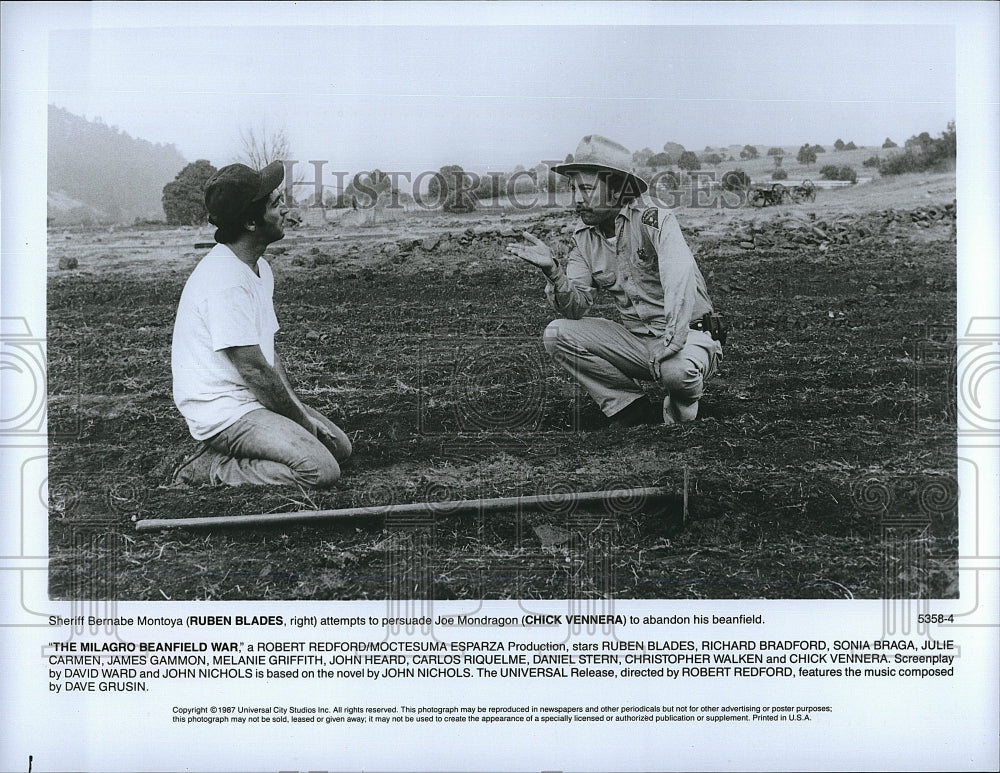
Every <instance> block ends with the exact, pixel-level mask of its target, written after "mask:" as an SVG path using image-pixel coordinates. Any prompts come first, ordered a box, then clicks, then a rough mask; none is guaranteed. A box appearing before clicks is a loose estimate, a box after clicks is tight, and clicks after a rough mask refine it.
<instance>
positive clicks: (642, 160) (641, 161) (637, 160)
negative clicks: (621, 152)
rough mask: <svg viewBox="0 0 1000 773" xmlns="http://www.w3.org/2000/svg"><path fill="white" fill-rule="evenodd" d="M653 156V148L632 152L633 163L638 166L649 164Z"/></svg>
mask: <svg viewBox="0 0 1000 773" xmlns="http://www.w3.org/2000/svg"><path fill="white" fill-rule="evenodd" d="M652 157H653V149H652V148H643V149H642V150H637V151H635V153H633V154H632V163H633V164H635V165H636V166H648V165H649V159H650V158H652Z"/></svg>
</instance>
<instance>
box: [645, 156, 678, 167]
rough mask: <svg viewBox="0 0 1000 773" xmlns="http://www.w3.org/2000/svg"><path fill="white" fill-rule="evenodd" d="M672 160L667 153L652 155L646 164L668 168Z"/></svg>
mask: <svg viewBox="0 0 1000 773" xmlns="http://www.w3.org/2000/svg"><path fill="white" fill-rule="evenodd" d="M672 163H674V160H673V159H672V158H671V157H670V155H669V154H668V153H654V154H653V155H652V156H650V157H649V160H648V161H647V162H646V165H647V166H670V165H671V164H672Z"/></svg>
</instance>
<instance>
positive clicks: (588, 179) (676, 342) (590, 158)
mask: <svg viewBox="0 0 1000 773" xmlns="http://www.w3.org/2000/svg"><path fill="white" fill-rule="evenodd" d="M630 164H631V154H630V153H629V151H628V150H627V149H626V148H624V147H622V146H621V145H619V144H618V143H616V142H613V141H612V140H609V139H607V138H605V137H601V136H599V135H596V134H592V135H588V136H586V137H584V138H583V140H581V142H580V145H579V146H578V147H577V150H576V153H575V154H574V156H573V162H572V163H567V164H561V165H559V166H556V167H555V171H556V172H558V173H559V174H562V175H565V176H567V177H569V178H570V181H571V183H572V185H573V187H574V191H575V196H577V197H579V198H580V201H579V203H578V204H577V206H576V211H577V214H578V215H579V216H580V219H581V220H582V221H583V226H582V227H580V228H578V229H577V230H576V232H575V233H574V234H573V241H574V243H575V244H574V246H573V248H572V249H571V250H570V252H569V254H568V255H567V257H566V259H565V261H563V262H562V263H560V262H557V261H556V260H555V259H554V258H553V257H552V253H551V251H550V250H549V248H548V247H547V246H546V245H545V244H544V243H543V242H541V241H540V240H539V239H537V238H535V237H534V236H533V235H532V234H529V233H525V234H524V236H525V239H526V242H527V243H523V244H512V245H510V246H509V247H508V250H509V251H510V252H511V253H512V254H514V255H516V256H517V257H519V258H521V259H522V260H525V261H527V262H528V263H531V264H532V265H534V266H537V267H538V268H540V269H541V270H542V272H543V273H544V274H545V277H546V279H547V280H548V284H547V285H546V288H545V293H546V296H547V297H548V300H549V303H550V304H551V305H552V306H553V308H555V310H556V311H557V312H559V313H560V314H561V315H562V317H561V318H560V319H556V320H554V321H553V322H551V323H550V324H549V326H548V327H547V328H546V330H545V338H544V343H545V349H546V351H547V352H548V353H549V354H550V355H551V356H552V357H553V358H554V359H555V361H556V362H558V363H559V364H560V365H561V366H562V367H563V368H565V369H566V370H567V371H568V372H569V373H570V374H571V375H572V376H573V377H574V378H575V379H577V381H579V382H580V383H581V384H582V385H583V387H584V388H585V389H586V390H587V392H588V393H589V394H590V395H591V397H593V398H594V400H595V401H596V402H597V404H598V405H599V406H600V408H601V410H602V411H603V412H604V414H605V415H606V416H608V417H609V418H610V420H611V422H612V423H613V424H617V425H621V426H634V425H637V424H650V423H660V422H662V423H664V424H675V423H677V422H682V421H690V420H692V419H694V418H696V417H697V415H698V401H699V400H700V399H701V396H702V392H703V388H704V383H705V381H706V380H707V379H708V378H709V377H710V376H711V375H712V374H713V373H715V371H716V368H717V365H718V362H719V360H721V358H722V345H721V341H720V340H717V339H719V338H721V337H722V336H723V335H724V333H723V332H722V331H721V330H720V329H719V328H718V319H719V318H718V316H717V315H713V309H712V302H711V300H710V299H709V297H708V292H707V290H706V287H705V280H704V278H703V277H702V275H701V271H699V270H698V266H697V264H696V263H695V261H694V257H693V256H692V254H691V250H690V249H689V248H688V245H687V243H686V242H685V240H684V236H683V235H682V234H681V231H680V227H679V226H678V225H677V219H676V218H675V217H674V214H673V212H671V211H670V210H669V209H667V208H663V207H657V206H653V205H652V204H650V203H649V202H647V201H644V200H643V198H642V195H643V194H644V193H645V192H646V190H647V188H648V185H647V184H646V182H645V181H644V180H642V179H640V178H639V177H637V176H636V175H634V174H632V173H631V172H630V171H629V167H630ZM602 290H604V291H607V292H608V293H610V294H611V297H612V298H613V299H614V302H615V306H616V307H617V308H618V311H619V314H620V317H621V322H620V323H619V322H613V321H611V320H607V319H603V318H601V317H588V316H585V315H586V313H587V311H588V310H589V309H590V307H591V306H592V305H593V303H594V300H595V298H596V296H597V293H598V292H600V291H602ZM642 380H646V381H650V380H652V381H655V382H657V383H658V384H659V385H660V387H662V388H663V389H664V390H665V391H666V393H667V394H666V397H664V399H663V405H662V408H661V406H659V405H653V404H652V403H651V402H650V401H649V399H648V398H647V397H646V395H645V392H644V390H643V389H642V387H641V386H640V385H639V383H638V381H642Z"/></svg>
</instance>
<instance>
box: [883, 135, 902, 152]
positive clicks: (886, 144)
mask: <svg viewBox="0 0 1000 773" xmlns="http://www.w3.org/2000/svg"><path fill="white" fill-rule="evenodd" d="M898 147H899V145H897V144H896V143H895V142H893V141H892V140H890V139H889V138H888V137H886V138H885V142H883V143H882V149H883V150H889V149H890V148H898Z"/></svg>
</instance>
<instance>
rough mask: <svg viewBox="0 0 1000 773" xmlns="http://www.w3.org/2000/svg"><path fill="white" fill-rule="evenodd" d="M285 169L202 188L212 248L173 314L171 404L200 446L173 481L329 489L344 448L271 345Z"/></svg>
mask: <svg viewBox="0 0 1000 773" xmlns="http://www.w3.org/2000/svg"><path fill="white" fill-rule="evenodd" d="M283 178H284V165H283V164H282V162H281V161H275V162H273V163H271V164H269V165H267V166H266V167H265V168H264V169H263V170H261V171H259V172H258V171H255V170H253V169H250V168H249V167H247V166H244V165H243V164H231V165H229V166H226V167H223V168H222V169H220V170H219V171H218V172H217V173H216V174H215V175H213V176H212V178H211V179H210V180H209V181H208V183H207V184H206V186H205V206H206V208H207V209H208V214H209V221H210V222H211V223H212V224H213V225H215V226H216V227H217V230H216V232H215V241H216V242H217V244H216V245H215V247H213V248H212V250H211V251H210V252H209V253H208V254H207V255H205V257H203V258H202V259H201V261H200V262H199V263H198V265H197V266H196V267H195V269H194V271H193V272H192V274H191V276H190V277H189V278H188V281H187V283H186V284H185V286H184V291H183V293H182V294H181V300H180V304H179V306H178V308H177V320H176V322H175V324H174V336H173V346H172V349H171V365H172V370H173V393H174V402H175V403H176V405H177V408H178V409H179V410H180V412H181V414H182V415H183V416H184V418H185V420H186V421H187V424H188V428H189V430H190V432H191V435H192V436H193V437H194V439H195V440H198V441H200V442H201V446H200V448H199V449H198V450H197V452H196V453H194V454H193V455H192V456H191V457H189V458H188V459H186V460H185V461H184V463H182V465H181V466H180V467H179V468H178V470H177V471H176V472H175V473H174V481H175V483H179V484H189V485H198V484H206V483H208V484H225V485H230V486H238V485H247V484H249V485H294V486H301V487H326V486H330V485H332V484H333V483H334V482H335V481H336V480H337V479H338V478H339V477H340V465H341V464H342V463H343V462H344V461H345V460H346V459H347V458H348V457H349V456H350V455H351V441H350V439H349V438H348V437H347V435H346V434H344V432H343V431H342V430H341V429H340V428H339V427H337V425H336V424H334V423H333V422H332V421H330V420H329V419H327V418H326V417H325V416H323V415H322V414H321V413H319V411H316V410H315V409H313V408H310V407H309V406H307V405H304V404H303V403H302V401H301V400H300V399H299V397H298V395H296V394H295V390H294V389H293V388H292V385H291V383H290V382H289V380H288V376H287V375H286V374H285V369H284V367H283V365H282V363H281V358H280V357H279V355H278V352H277V351H275V347H274V334H275V333H276V332H277V330H278V320H277V318H276V317H275V314H274V306H273V302H272V296H273V293H274V277H273V276H272V274H271V268H270V266H269V265H268V263H267V261H266V260H264V258H263V257H262V255H263V254H264V250H265V249H266V248H267V246H268V245H269V244H271V243H273V242H276V241H278V240H279V239H281V238H283V237H284V235H285V234H284V221H285V215H286V214H287V213H288V209H287V208H286V207H285V205H284V203H283V202H282V197H281V191H280V189H279V186H280V185H281V182H282V179H283Z"/></svg>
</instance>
